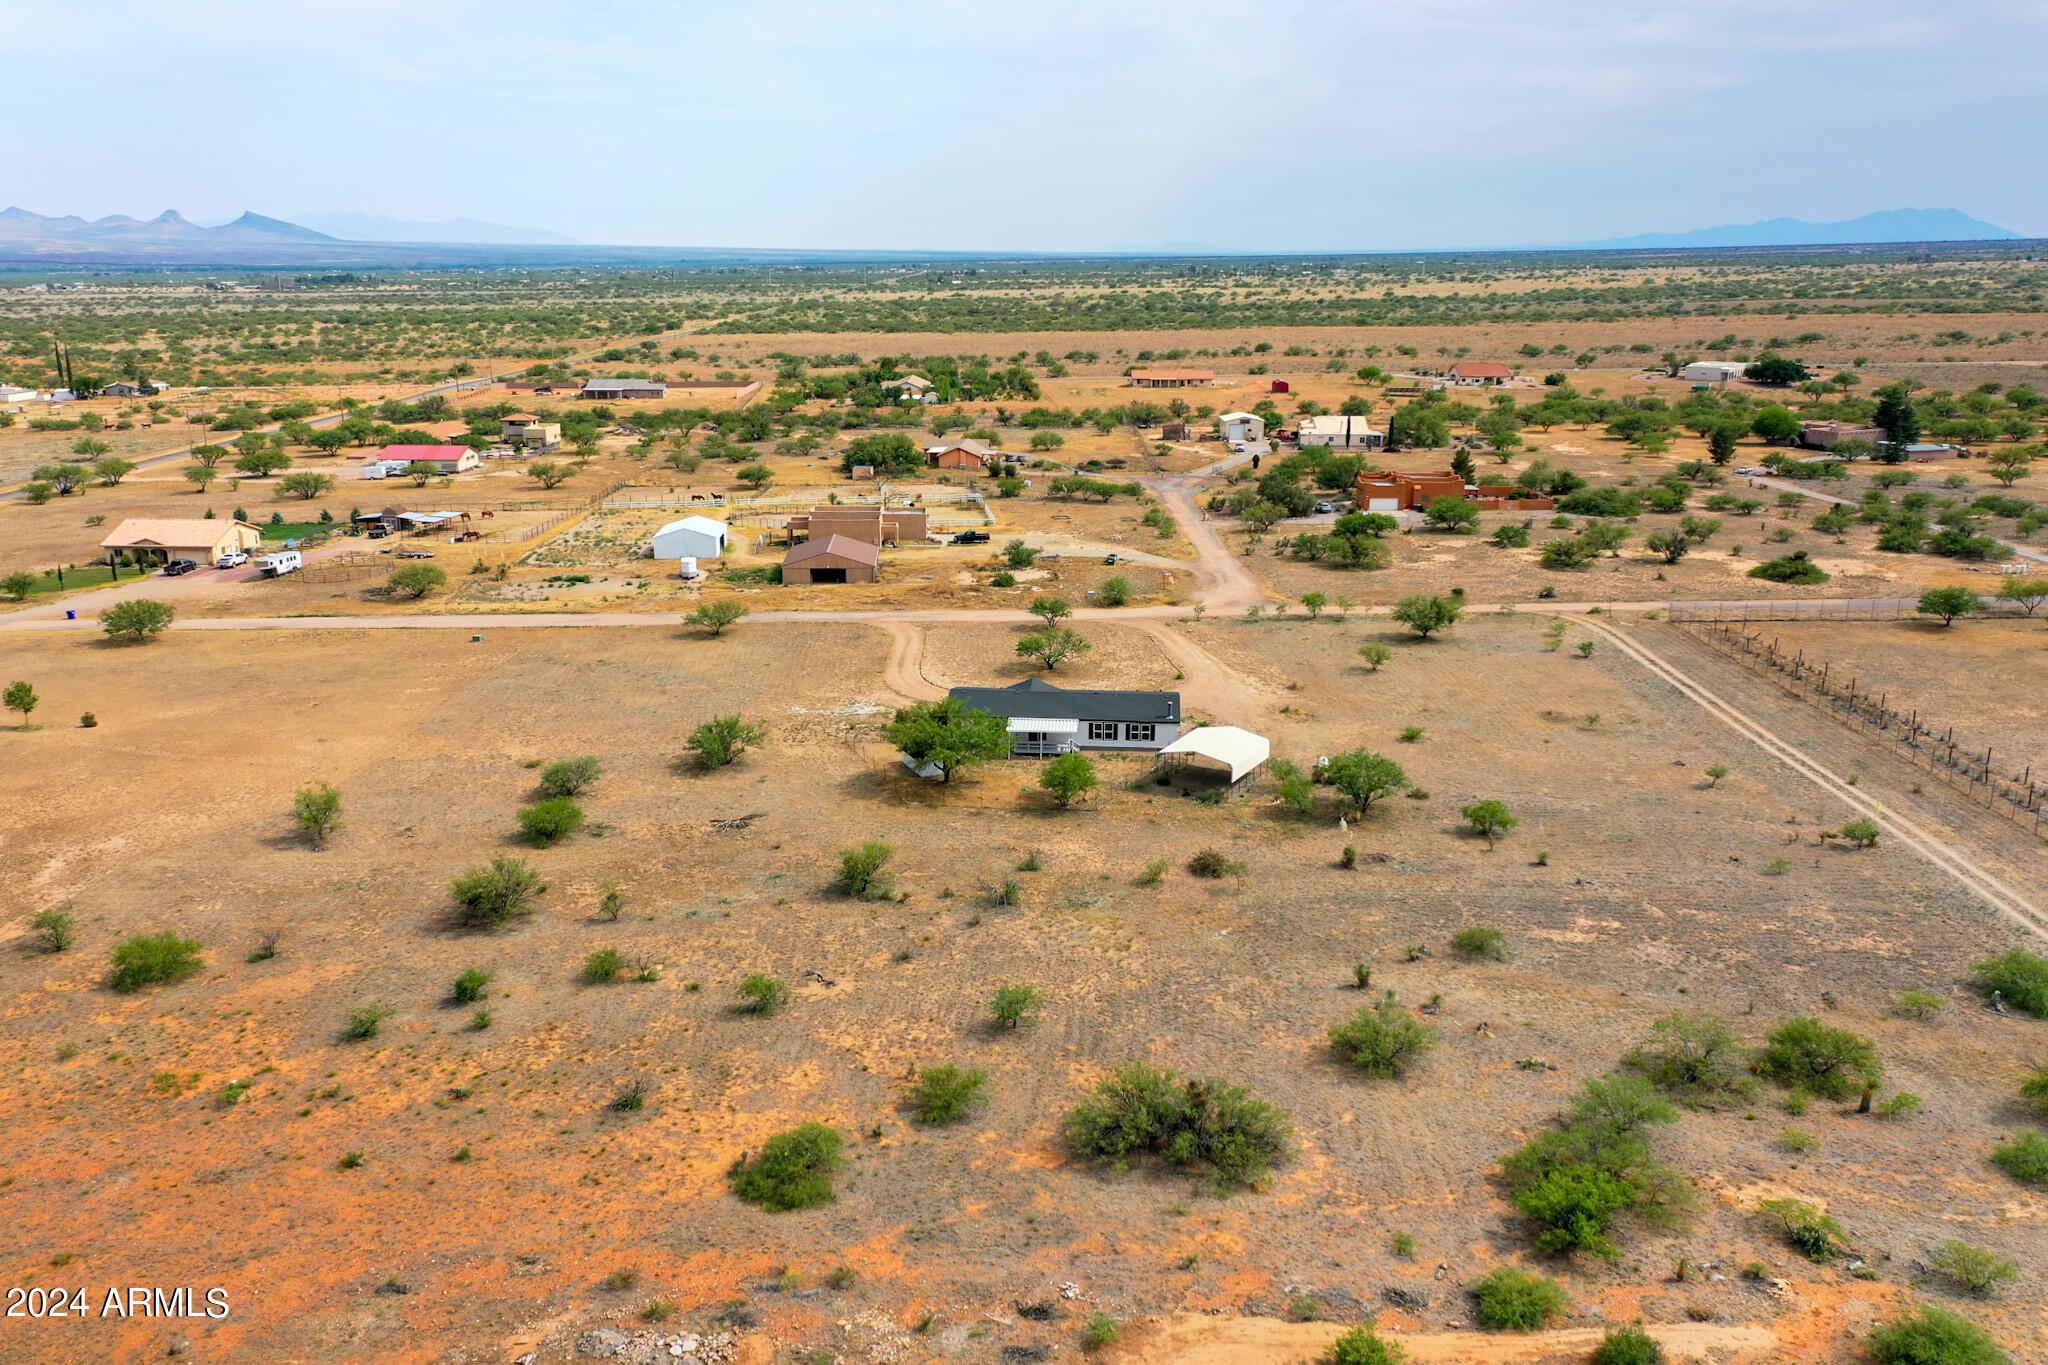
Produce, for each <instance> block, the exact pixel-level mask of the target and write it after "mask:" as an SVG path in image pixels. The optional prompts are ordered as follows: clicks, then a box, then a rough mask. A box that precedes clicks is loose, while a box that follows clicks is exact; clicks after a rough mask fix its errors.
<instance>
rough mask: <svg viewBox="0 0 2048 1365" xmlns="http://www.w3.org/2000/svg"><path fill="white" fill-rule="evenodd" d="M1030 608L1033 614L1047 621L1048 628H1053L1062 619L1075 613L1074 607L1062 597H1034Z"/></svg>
mask: <svg viewBox="0 0 2048 1365" xmlns="http://www.w3.org/2000/svg"><path fill="white" fill-rule="evenodd" d="M1028 610H1029V611H1030V612H1031V614H1032V615H1033V616H1036V617H1039V618H1041V619H1042V620H1043V621H1044V622H1045V628H1046V629H1047V630H1051V629H1053V628H1054V627H1055V626H1057V625H1059V623H1060V622H1061V621H1063V620H1065V619H1066V618H1067V617H1069V616H1072V615H1073V614H1074V608H1073V607H1072V606H1071V605H1069V604H1068V602H1067V601H1066V599H1064V598H1060V597H1034V598H1032V599H1031V606H1030V607H1029V608H1028Z"/></svg>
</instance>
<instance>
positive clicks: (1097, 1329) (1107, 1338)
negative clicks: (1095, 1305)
mask: <svg viewBox="0 0 2048 1365" xmlns="http://www.w3.org/2000/svg"><path fill="white" fill-rule="evenodd" d="M1120 1335H1122V1333H1121V1332H1120V1331H1119V1329H1118V1328H1117V1325H1116V1319H1115V1318H1113V1317H1111V1316H1110V1315H1109V1314H1107V1313H1105V1312H1103V1311H1101V1310H1100V1309H1097V1310H1096V1311H1095V1312H1093V1313H1091V1314H1089V1315H1088V1329H1087V1330H1086V1331H1084V1332H1083V1333H1081V1349H1082V1350H1084V1351H1099V1350H1101V1349H1102V1348H1103V1347H1105V1346H1114V1345H1116V1339H1117V1338H1118V1337H1119V1336H1120Z"/></svg>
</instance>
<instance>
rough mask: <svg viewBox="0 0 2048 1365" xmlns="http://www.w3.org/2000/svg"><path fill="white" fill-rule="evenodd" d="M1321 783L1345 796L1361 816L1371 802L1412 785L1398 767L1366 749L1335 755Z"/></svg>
mask: <svg viewBox="0 0 2048 1365" xmlns="http://www.w3.org/2000/svg"><path fill="white" fill-rule="evenodd" d="M1323 779H1324V780H1325V781H1327V782H1328V783H1329V784H1330V785H1331V786H1333V787H1335V788H1336V789H1337V790H1338V791H1340V792H1342V793H1344V795H1345V797H1347V798H1348V799H1349V800H1350V802H1351V804H1352V805H1353V806H1355V807H1357V809H1358V813H1359V814H1360V815H1364V814H1366V813H1367V812H1368V811H1370V810H1371V809H1372V803H1373V802H1374V801H1377V800H1379V799H1380V798H1381V797H1383V796H1392V795H1394V794H1396V793H1397V792H1404V791H1407V790H1408V788H1409V787H1410V786H1411V785H1412V784H1411V783H1410V782H1409V781H1408V774H1407V773H1406V772H1404V771H1403V770H1402V768H1401V765H1400V764H1398V763H1396V762H1395V761H1394V760H1393V759H1391V758H1388V757H1387V756H1386V755H1385V754H1376V753H1373V752H1372V751H1371V750H1369V749H1353V750H1351V751H1349V752H1348V753H1341V754H1338V755H1336V756H1335V757H1334V758H1332V759H1331V760H1330V761H1329V763H1328V764H1326V765H1325V766H1324V768H1323Z"/></svg>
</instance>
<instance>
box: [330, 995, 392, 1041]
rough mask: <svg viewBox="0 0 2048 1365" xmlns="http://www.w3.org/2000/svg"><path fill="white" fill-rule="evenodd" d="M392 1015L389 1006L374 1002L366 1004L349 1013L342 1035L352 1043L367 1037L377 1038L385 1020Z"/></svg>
mask: <svg viewBox="0 0 2048 1365" xmlns="http://www.w3.org/2000/svg"><path fill="white" fill-rule="evenodd" d="M390 1017H391V1010H390V1007H389V1006H386V1005H379V1004H374V1003H372V1004H368V1005H365V1006H363V1007H362V1008H361V1009H359V1010H357V1011H355V1012H354V1013H352V1014H350V1015H349V1017H348V1022H347V1023H346V1024H344V1025H342V1028H341V1036H342V1037H344V1038H346V1039H348V1040H349V1041H350V1042H352V1043H359V1042H361V1041H363V1040H364V1039H365V1038H375V1037H376V1036H377V1030H378V1029H380V1028H382V1027H383V1026H384V1021H385V1020H386V1019H389V1018H390Z"/></svg>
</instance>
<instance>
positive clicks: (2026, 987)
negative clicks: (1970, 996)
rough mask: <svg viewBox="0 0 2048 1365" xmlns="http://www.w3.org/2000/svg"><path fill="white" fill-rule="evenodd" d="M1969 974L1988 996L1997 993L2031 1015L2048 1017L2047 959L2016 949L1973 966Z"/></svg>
mask: <svg viewBox="0 0 2048 1365" xmlns="http://www.w3.org/2000/svg"><path fill="white" fill-rule="evenodd" d="M1970 974H1971V976H1972V977H1973V978H1974V979H1975V980H1976V982H1977V988H1978V989H1979V990H1981V991H1983V992H1984V993H1985V994H1986V995H1989V994H1990V993H1991V992H1993V991H1996V992H1998V993H1999V994H2000V995H2001V996H2003V997H2005V998H2006V999H2007V1000H2010V1001H2011V1002H2012V1003H2013V1004H2015V1005H2017V1006H2019V1007H2020V1008H2021V1009H2023V1010H2025V1011H2026V1012H2027V1013H2028V1014H2037V1015H2048V957H2043V956H2041V955H2040V954H2039V953H2030V952H2028V951H2027V950H2026V949H2024V948H2014V949H2012V950H2010V951H2008V952H2003V953H2000V954H1999V955H1998V956H1997V957H1987V958H1985V959H1984V960H1983V961H1982V962H1978V963H1973V964H1972V965H1971V967H1970Z"/></svg>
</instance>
